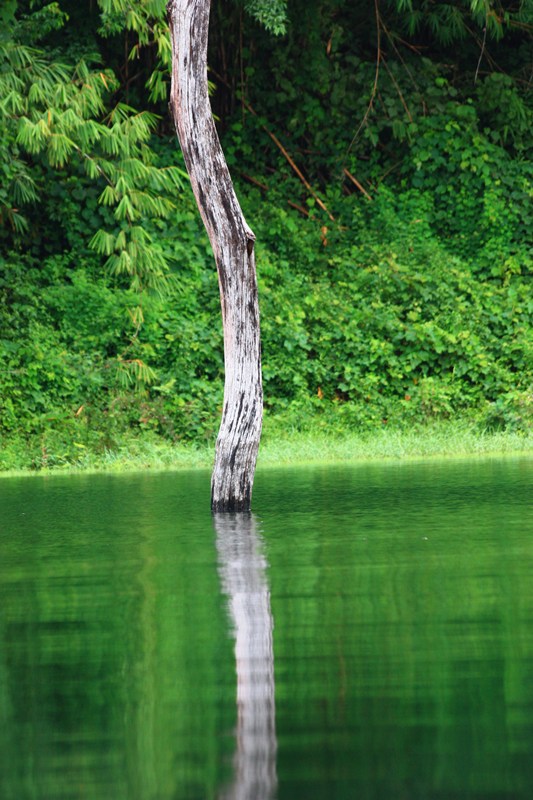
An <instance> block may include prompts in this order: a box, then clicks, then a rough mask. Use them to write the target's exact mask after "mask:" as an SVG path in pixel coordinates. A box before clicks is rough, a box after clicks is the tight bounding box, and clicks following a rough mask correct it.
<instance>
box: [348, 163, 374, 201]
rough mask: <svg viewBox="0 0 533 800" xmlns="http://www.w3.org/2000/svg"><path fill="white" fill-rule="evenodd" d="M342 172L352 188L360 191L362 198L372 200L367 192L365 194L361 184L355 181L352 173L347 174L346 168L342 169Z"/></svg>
mask: <svg viewBox="0 0 533 800" xmlns="http://www.w3.org/2000/svg"><path fill="white" fill-rule="evenodd" d="M342 171H343V173H344V174H345V175H346V177H347V178H349V179H350V180H351V182H352V183H353V184H354V186H357V188H358V189H359V191H360V192H362V193H363V194H364V196H365V197H366V198H367V200H372V198H371V196H370V195H369V194H368V192H367V190H366V189H365V187H364V186H363V185H362V184H361V183H359V181H358V180H357V178H356V177H355V175H352V173H351V172H348V170H347V169H346V167H344V169H343V170H342Z"/></svg>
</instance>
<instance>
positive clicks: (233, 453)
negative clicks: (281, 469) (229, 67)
mask: <svg viewBox="0 0 533 800" xmlns="http://www.w3.org/2000/svg"><path fill="white" fill-rule="evenodd" d="M210 3H211V0H170V2H169V3H168V6H167V12H168V19H169V25H170V33H171V40H172V87H171V93H170V110H171V114H172V116H173V119H174V124H175V126H176V131H177V134H178V138H179V140H180V144H181V149H182V150H183V155H184V158H185V164H186V166H187V170H188V172H189V175H190V179H191V185H192V189H193V192H194V195H195V197H196V201H197V203H198V207H199V209H200V214H201V215H202V219H203V221H204V224H205V227H206V229H207V233H208V235H209V239H210V242H211V246H212V248H213V252H214V254H215V260H216V264H217V270H218V280H219V287H220V302H221V306H222V322H223V326H224V365H225V384H224V408H223V412H222V422H221V425H220V430H219V434H218V439H217V445H216V455H215V466H214V469H213V477H212V482H211V507H212V509H213V511H242V510H249V509H250V501H251V494H252V485H253V479H254V472H255V464H256V459H257V451H258V448H259V439H260V436H261V423H262V415H263V389H262V383H261V345H260V334H259V305H258V299H257V279H256V274H255V255H254V242H255V235H254V233H253V231H252V230H251V228H250V227H249V226H248V224H247V223H246V220H245V219H244V216H243V213H242V210H241V207H240V205H239V201H238V200H237V196H236V194H235V190H234V188H233V183H232V180H231V176H230V174H229V170H228V167H227V164H226V160H225V158H224V153H223V152H222V148H221V146H220V142H219V139H218V135H217V132H216V129H215V125H214V122H213V116H212V113H211V106H210V103H209V97H208V90H207V41H208V28H209V9H210Z"/></svg>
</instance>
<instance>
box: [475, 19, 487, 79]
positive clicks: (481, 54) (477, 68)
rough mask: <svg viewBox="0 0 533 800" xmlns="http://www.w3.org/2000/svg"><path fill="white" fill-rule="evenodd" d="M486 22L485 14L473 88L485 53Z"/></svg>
mask: <svg viewBox="0 0 533 800" xmlns="http://www.w3.org/2000/svg"><path fill="white" fill-rule="evenodd" d="M488 22H489V15H488V14H487V15H486V17H485V27H484V28H483V42H482V44H481V52H480V54H479V61H478V62H477V67H476V74H475V75H474V86H475V85H476V83H477V76H478V75H479V68H480V67H481V62H482V60H483V54H484V52H485V45H486V44H487V28H488Z"/></svg>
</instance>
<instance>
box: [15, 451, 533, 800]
mask: <svg viewBox="0 0 533 800" xmlns="http://www.w3.org/2000/svg"><path fill="white" fill-rule="evenodd" d="M532 488H533V459H527V458H517V459H506V460H483V461H479V462H475V461H455V462H437V461H431V462H427V463H420V464H401V465H398V464H395V465H391V464H389V465H385V466H383V465H380V466H376V465H372V466H357V467H327V468H319V467H313V468H306V469H303V468H302V469H286V470H279V471H277V470H276V471H274V470H272V471H271V470H264V471H262V472H261V471H260V472H259V473H258V476H257V479H256V489H255V495H254V514H253V515H249V516H248V515H243V516H240V517H236V516H231V515H223V516H217V517H215V518H213V517H212V516H211V514H210V511H209V474H208V473H207V472H191V473H162V474H150V473H147V474H135V475H126V476H115V475H96V476H95V475H92V476H63V477H61V476H58V477H55V476H54V477H28V478H21V479H18V478H5V479H2V480H0V798H1V800H63V798H65V800H67V798H73V799H74V798H76V799H78V798H79V799H80V800H81V799H82V798H83V799H85V798H86V799H87V800H211V799H212V800H267V798H269V799H270V800H274V799H275V798H277V799H278V800H285V799H286V800H341V798H342V800H344V799H345V798H346V800H378V798H379V800H393V799H394V800H418V798H420V800H432V799H433V798H438V800H452V798H453V799H454V800H455V798H457V800H459V798H460V800H467V799H468V798H479V799H480V800H504V798H505V799H511V798H512V799H513V800H515V798H516V799H518V798H524V800H526V799H527V800H530V799H531V797H532V796H533V502H532V500H533V491H532Z"/></svg>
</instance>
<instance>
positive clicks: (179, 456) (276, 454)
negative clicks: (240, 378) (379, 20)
mask: <svg viewBox="0 0 533 800" xmlns="http://www.w3.org/2000/svg"><path fill="white" fill-rule="evenodd" d="M12 447H13V448H15V445H13V446H12ZM213 455H214V445H213V444H212V443H210V444H204V445H201V446H198V445H185V444H177V445H176V444H172V443H170V442H167V441H165V440H163V439H160V438H157V437H154V436H152V435H148V434H147V435H145V436H142V437H135V438H133V437H130V438H128V439H125V440H124V441H123V442H122V444H120V445H119V446H118V447H116V448H114V449H113V450H105V451H104V452H101V453H92V452H83V453H82V454H80V455H79V456H78V457H77V458H75V459H66V458H64V457H61V456H54V455H53V454H48V455H47V457H46V458H45V459H44V460H43V461H42V463H41V464H40V468H39V469H38V470H35V469H33V470H32V469H31V468H22V469H21V468H17V454H16V452H13V453H11V458H9V452H6V451H5V450H4V456H3V458H2V461H1V462H0V463H3V465H4V469H3V470H2V471H0V476H13V475H28V474H35V473H36V472H38V473H39V474H43V473H44V474H48V473H51V472H131V471H141V470H179V469H182V470H183V469H199V468H204V469H210V468H211V466H212V463H213ZM510 455H527V456H533V433H531V434H519V433H512V432H485V433H481V432H479V431H478V430H476V429H474V428H472V426H469V425H468V424H466V423H458V422H454V423H452V422H447V423H439V424H433V425H427V426H421V427H418V428H413V429H411V430H407V431H405V430H404V431H400V430H397V429H387V428H383V429H380V430H378V431H376V432H371V433H359V434H358V433H350V434H346V435H345V436H332V435H328V434H327V433H324V432H305V433H302V432H292V433H290V432H289V433H287V434H284V435H279V429H278V430H277V431H272V432H269V430H268V426H267V429H266V431H265V435H264V438H263V442H262V444H261V448H260V453H259V461H258V468H259V469H262V468H269V467H279V466H285V465H296V464H313V463H321V464H334V463H357V462H362V461H379V460H400V459H401V460H414V459H428V458H465V457H470V458H475V457H485V456H492V457H499V456H510ZM21 461H22V463H23V460H22V457H21ZM19 463H20V462H19ZM11 465H12V466H11ZM6 467H7V468H6Z"/></svg>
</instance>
